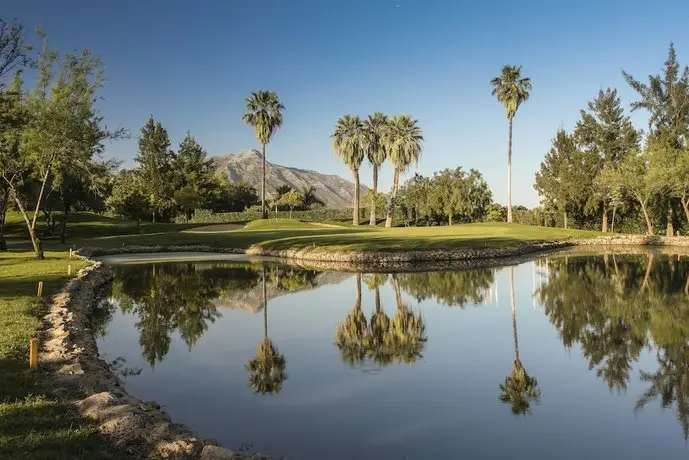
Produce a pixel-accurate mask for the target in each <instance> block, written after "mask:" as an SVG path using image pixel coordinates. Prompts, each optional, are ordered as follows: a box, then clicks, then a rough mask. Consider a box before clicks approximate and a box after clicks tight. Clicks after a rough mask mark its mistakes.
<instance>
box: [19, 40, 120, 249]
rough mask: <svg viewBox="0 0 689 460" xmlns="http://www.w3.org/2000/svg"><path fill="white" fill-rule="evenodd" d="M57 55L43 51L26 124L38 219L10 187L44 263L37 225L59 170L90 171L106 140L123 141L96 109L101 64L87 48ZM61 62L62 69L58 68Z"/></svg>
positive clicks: (28, 172) (27, 103)
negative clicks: (88, 165)
mask: <svg viewBox="0 0 689 460" xmlns="http://www.w3.org/2000/svg"><path fill="white" fill-rule="evenodd" d="M58 57H59V56H58V55H57V53H54V52H52V51H50V50H48V48H47V41H46V39H45V37H43V47H42V51H41V53H40V56H39V60H38V70H39V75H38V78H37V80H36V87H35V89H34V90H33V91H31V92H30V93H28V94H27V95H26V98H25V107H26V113H27V114H28V118H27V123H26V125H25V127H24V130H23V135H22V145H21V155H22V156H23V157H24V158H25V162H24V166H25V168H27V169H24V171H23V172H22V173H21V174H20V176H21V175H23V176H24V178H26V177H27V176H29V175H32V176H33V177H34V178H35V179H36V180H37V181H38V183H39V184H40V187H39V192H38V195H37V197H36V199H35V209H34V212H33V217H32V218H29V214H28V212H27V210H26V207H25V205H24V203H23V201H24V200H23V199H22V198H21V197H20V196H19V193H18V190H17V188H16V187H15V185H16V183H13V184H12V185H10V184H9V183H8V186H10V189H11V191H12V195H13V197H14V201H15V204H16V205H17V208H18V209H19V211H20V213H21V214H22V216H23V218H24V221H25V222H26V225H27V229H28V231H29V236H30V238H31V242H32V245H33V248H34V252H35V253H36V257H37V258H38V259H43V249H42V245H41V241H40V239H39V238H38V236H37V234H36V222H37V219H38V216H39V214H40V210H41V208H42V205H43V199H44V197H45V193H46V191H47V190H48V188H49V184H50V182H51V181H53V180H54V179H55V176H56V175H57V174H58V173H59V171H65V170H69V169H73V168H81V169H84V168H86V165H87V164H88V163H89V161H91V160H92V159H93V157H94V156H95V155H98V154H100V153H101V152H102V150H103V148H104V145H103V144H104V142H105V141H106V140H112V139H117V138H120V137H122V136H123V135H124V131H123V130H118V131H114V132H112V131H108V130H107V129H106V128H105V127H104V125H103V117H102V116H101V115H100V114H99V112H98V110H97V109H96V107H95V104H96V100H97V99H98V96H97V92H98V90H99V89H100V88H101V87H102V85H103V81H104V79H105V77H104V75H103V65H102V63H101V61H100V60H99V59H97V58H95V57H93V56H92V55H91V52H90V51H88V50H84V51H82V52H81V53H80V54H78V55H76V54H67V55H65V57H64V59H63V60H62V62H60V63H58ZM57 64H60V66H59V71H57V72H55V66H56V65H57Z"/></svg>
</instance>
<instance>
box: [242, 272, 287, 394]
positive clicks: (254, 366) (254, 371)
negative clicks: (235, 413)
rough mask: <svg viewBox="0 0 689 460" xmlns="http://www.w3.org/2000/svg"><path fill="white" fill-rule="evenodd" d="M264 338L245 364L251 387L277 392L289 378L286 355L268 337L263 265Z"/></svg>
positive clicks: (263, 392)
mask: <svg viewBox="0 0 689 460" xmlns="http://www.w3.org/2000/svg"><path fill="white" fill-rule="evenodd" d="M262 272H263V277H262V283H263V340H261V343H260V344H259V345H258V352H257V355H256V357H255V358H252V359H250V360H249V362H248V363H246V365H245V366H244V367H245V368H246V370H247V371H249V387H250V388H251V389H252V390H254V392H255V393H259V394H267V393H271V394H277V393H279V392H280V390H282V383H283V382H284V381H285V380H287V373H285V367H286V366H287V361H286V360H285V355H283V354H282V353H280V352H279V351H278V349H277V348H276V347H275V345H273V342H272V341H271V340H270V339H269V338H268V299H267V295H266V267H265V266H263V270H262Z"/></svg>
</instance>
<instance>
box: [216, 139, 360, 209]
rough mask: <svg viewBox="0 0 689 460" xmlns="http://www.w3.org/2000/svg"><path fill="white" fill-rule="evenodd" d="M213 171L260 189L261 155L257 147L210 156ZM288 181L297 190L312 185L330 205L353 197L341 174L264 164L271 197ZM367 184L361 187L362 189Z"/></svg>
mask: <svg viewBox="0 0 689 460" xmlns="http://www.w3.org/2000/svg"><path fill="white" fill-rule="evenodd" d="M213 162H214V164H215V167H216V171H217V172H218V173H219V174H224V175H226V176H227V177H228V178H229V179H230V180H231V181H233V182H248V183H249V184H251V185H253V186H254V187H255V188H256V190H257V191H258V193H259V195H260V193H261V168H262V162H263V155H261V152H258V151H257V150H247V151H246V152H242V153H236V154H229V155H223V156H219V157H215V158H213ZM281 185H289V186H290V187H292V188H293V189H295V190H299V189H300V188H301V187H302V186H303V185H306V186H313V187H314V188H315V189H316V196H318V198H320V199H321V200H323V202H324V203H325V204H326V206H327V207H329V208H348V207H351V206H352V201H353V200H354V183H352V182H350V181H348V180H346V179H343V178H342V177H340V176H336V175H329V174H321V173H319V172H316V171H310V170H306V169H298V168H290V167H288V166H281V165H278V164H275V163H271V162H268V163H267V164H266V194H267V195H268V197H271V196H273V195H274V194H275V189H276V188H277V187H279V186H281ZM365 190H366V187H364V186H362V187H361V192H362V194H363V192H364V191H365Z"/></svg>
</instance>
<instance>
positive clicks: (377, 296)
mask: <svg viewBox="0 0 689 460" xmlns="http://www.w3.org/2000/svg"><path fill="white" fill-rule="evenodd" d="M687 280H689V278H687ZM375 302H376V313H380V287H378V285H376V287H375Z"/></svg>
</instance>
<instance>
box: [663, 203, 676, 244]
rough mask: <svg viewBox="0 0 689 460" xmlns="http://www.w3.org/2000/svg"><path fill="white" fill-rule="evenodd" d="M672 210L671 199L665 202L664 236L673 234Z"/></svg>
mask: <svg viewBox="0 0 689 460" xmlns="http://www.w3.org/2000/svg"><path fill="white" fill-rule="evenodd" d="M674 214H675V213H674V211H673V209H672V200H670V202H669V203H668V204H667V227H666V228H665V236H675V226H674V223H673V220H674V217H675V216H674Z"/></svg>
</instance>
